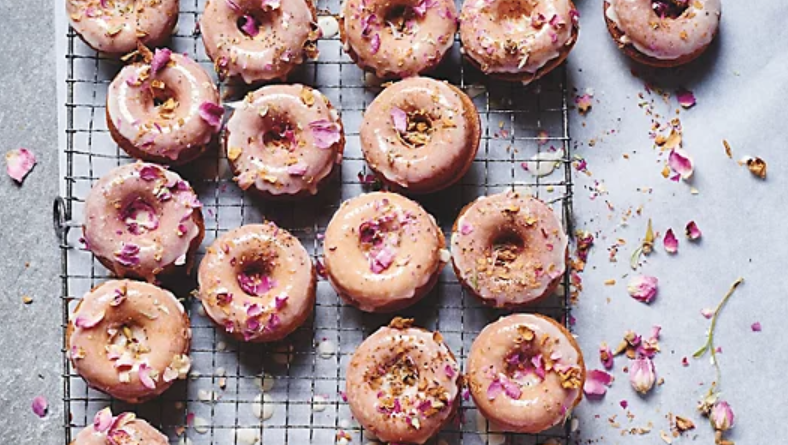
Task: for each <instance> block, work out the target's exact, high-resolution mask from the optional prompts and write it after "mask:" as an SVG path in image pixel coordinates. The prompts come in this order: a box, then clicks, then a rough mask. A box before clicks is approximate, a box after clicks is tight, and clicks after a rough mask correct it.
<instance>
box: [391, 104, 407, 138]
mask: <svg viewBox="0 0 788 445" xmlns="http://www.w3.org/2000/svg"><path fill="white" fill-rule="evenodd" d="M391 120H392V121H393V122H394V129H395V130H397V133H405V131H407V129H408V115H407V114H406V113H405V112H404V111H402V109H401V108H398V107H391Z"/></svg>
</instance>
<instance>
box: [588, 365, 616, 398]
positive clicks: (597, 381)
mask: <svg viewBox="0 0 788 445" xmlns="http://www.w3.org/2000/svg"><path fill="white" fill-rule="evenodd" d="M611 383H613V376H612V375H610V374H608V373H606V372H605V371H601V370H598V369H594V370H591V371H588V374H587V375H586V382H585V384H584V385H583V392H584V393H585V394H586V395H587V396H589V397H592V396H604V395H605V394H606V393H607V387H608V386H610V384H611Z"/></svg>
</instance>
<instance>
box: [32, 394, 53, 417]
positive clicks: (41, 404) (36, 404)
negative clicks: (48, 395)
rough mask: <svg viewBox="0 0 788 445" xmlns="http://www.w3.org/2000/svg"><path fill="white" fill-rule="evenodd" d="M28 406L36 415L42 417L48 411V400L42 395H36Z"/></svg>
mask: <svg viewBox="0 0 788 445" xmlns="http://www.w3.org/2000/svg"><path fill="white" fill-rule="evenodd" d="M30 407H31V408H32V409H33V412H34V413H35V414H36V415H37V416H38V417H41V418H44V417H46V415H47V411H49V402H47V399H45V398H44V396H37V397H36V398H34V399H33V403H32V404H31V405H30Z"/></svg>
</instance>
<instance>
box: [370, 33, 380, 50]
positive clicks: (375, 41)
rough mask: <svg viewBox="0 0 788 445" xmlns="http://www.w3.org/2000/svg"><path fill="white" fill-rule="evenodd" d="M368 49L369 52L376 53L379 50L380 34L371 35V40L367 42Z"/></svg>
mask: <svg viewBox="0 0 788 445" xmlns="http://www.w3.org/2000/svg"><path fill="white" fill-rule="evenodd" d="M369 49H370V53H371V54H377V53H378V51H379V50H380V34H375V35H374V36H372V40H370V42H369Z"/></svg>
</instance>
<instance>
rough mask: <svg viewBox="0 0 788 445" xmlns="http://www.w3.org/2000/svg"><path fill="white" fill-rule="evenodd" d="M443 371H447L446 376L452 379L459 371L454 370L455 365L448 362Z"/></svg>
mask: <svg viewBox="0 0 788 445" xmlns="http://www.w3.org/2000/svg"><path fill="white" fill-rule="evenodd" d="M443 372H445V373H446V377H448V378H450V379H451V378H453V377H454V376H455V375H456V374H457V372H456V371H455V370H454V366H452V365H450V364H448V363H447V364H446V366H444V367H443Z"/></svg>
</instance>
